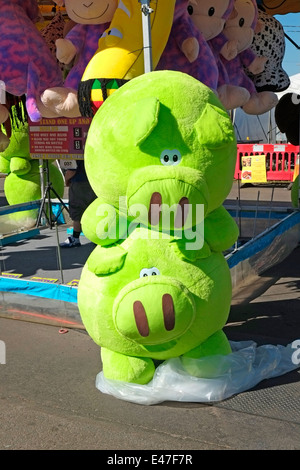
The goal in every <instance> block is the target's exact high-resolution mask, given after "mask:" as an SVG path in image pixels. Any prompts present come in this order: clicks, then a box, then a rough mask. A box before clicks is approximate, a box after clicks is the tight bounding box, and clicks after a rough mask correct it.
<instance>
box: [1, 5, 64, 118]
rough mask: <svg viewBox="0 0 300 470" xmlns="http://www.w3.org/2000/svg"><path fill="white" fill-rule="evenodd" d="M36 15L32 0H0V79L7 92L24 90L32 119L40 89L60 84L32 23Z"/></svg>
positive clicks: (39, 114)
mask: <svg viewBox="0 0 300 470" xmlns="http://www.w3.org/2000/svg"><path fill="white" fill-rule="evenodd" d="M37 18H39V9H38V5H37V1H36V0H11V1H9V2H6V1H3V0H1V2H0V35H1V42H0V80H1V81H2V82H4V83H5V87H6V91H7V92H8V93H11V94H12V95H15V96H22V95H24V94H26V107H27V112H28V115H29V117H30V119H31V120H32V121H39V120H40V119H41V117H42V112H43V104H42V103H41V101H40V95H41V94H42V92H43V91H44V90H45V89H47V88H49V87H56V86H62V85H63V78H62V73H61V70H60V68H59V66H58V64H57V62H56V60H55V58H54V57H53V56H52V54H51V52H50V50H49V48H48V46H47V44H46V42H45V40H44V38H43V37H42V36H41V34H40V32H39V31H38V29H37V28H36V26H35V24H34V22H35V21H36V20H37ZM1 114H2V113H1ZM0 119H1V121H2V122H3V117H2V118H0Z"/></svg>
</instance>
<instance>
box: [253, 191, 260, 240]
mask: <svg viewBox="0 0 300 470" xmlns="http://www.w3.org/2000/svg"><path fill="white" fill-rule="evenodd" d="M259 195H260V191H258V192H257V200H256V210H255V217H254V226H253V236H252V238H254V237H255V232H256V219H257V212H258V201H259Z"/></svg>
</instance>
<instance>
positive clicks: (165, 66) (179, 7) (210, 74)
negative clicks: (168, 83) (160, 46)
mask: <svg viewBox="0 0 300 470" xmlns="http://www.w3.org/2000/svg"><path fill="white" fill-rule="evenodd" d="M188 5H189V1H188V0H176V4H175V12H174V19H173V24H172V29H171V32H170V35H169V39H168V42H167V45H166V47H165V49H164V51H163V53H162V55H161V58H160V60H159V62H158V64H157V67H156V70H176V71H179V72H184V73H187V74H189V75H191V76H192V77H194V78H196V79H197V80H199V81H201V82H202V83H204V84H205V85H207V86H208V87H209V88H211V89H212V90H214V91H216V90H217V83H218V68H217V64H216V62H215V59H214V56H213V53H212V51H211V48H210V47H209V45H208V43H207V41H206V40H205V37H204V35H203V34H202V32H201V31H200V30H199V29H198V28H197V27H196V26H195V25H194V24H193V22H192V20H191V18H190V16H189V14H188V10H187V8H188ZM188 44H190V46H189V48H190V47H191V46H192V52H191V56H192V58H191V57H190V56H189V55H188V54H187V45H188ZM189 48H188V50H189Z"/></svg>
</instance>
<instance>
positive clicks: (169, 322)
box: [133, 294, 175, 337]
mask: <svg viewBox="0 0 300 470" xmlns="http://www.w3.org/2000/svg"><path fill="white" fill-rule="evenodd" d="M133 313H134V318H135V323H136V326H137V329H138V330H139V333H140V335H141V336H144V337H146V336H149V332H150V331H149V324H148V320H147V315H146V311H145V309H144V305H143V304H142V302H140V301H139V300H136V301H135V302H134V304H133ZM162 313H163V319H164V325H165V329H166V330H167V331H171V330H173V328H174V327H175V311H174V303H173V298H172V296H171V295H170V294H164V295H163V297H162Z"/></svg>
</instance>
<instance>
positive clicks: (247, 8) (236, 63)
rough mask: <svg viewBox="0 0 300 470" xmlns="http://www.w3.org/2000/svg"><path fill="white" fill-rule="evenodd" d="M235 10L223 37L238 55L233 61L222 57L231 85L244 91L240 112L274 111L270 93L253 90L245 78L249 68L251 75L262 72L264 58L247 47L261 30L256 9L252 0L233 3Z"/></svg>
mask: <svg viewBox="0 0 300 470" xmlns="http://www.w3.org/2000/svg"><path fill="white" fill-rule="evenodd" d="M234 7H235V9H236V11H237V16H236V17H235V18H231V19H228V20H227V21H226V23H225V27H224V30H223V34H224V35H225V36H226V37H227V39H228V40H236V41H237V48H238V54H237V56H236V57H235V58H233V59H231V60H227V59H225V58H224V57H221V59H222V61H223V64H224V65H225V68H226V71H227V74H228V77H229V82H230V84H231V85H234V86H238V87H241V88H244V89H246V90H247V91H248V92H249V99H248V101H247V102H246V103H244V104H243V106H242V107H243V110H244V111H245V113H247V114H257V115H259V114H263V113H265V112H267V111H269V110H270V109H272V108H274V107H275V106H276V104H277V102H278V98H277V96H276V95H275V93H273V92H272V91H262V92H260V93H258V92H257V91H256V88H255V85H254V83H253V81H252V80H251V79H250V78H249V77H248V76H247V75H246V73H245V69H248V70H249V72H251V73H252V74H253V75H257V74H258V73H261V72H263V70H264V67H265V63H266V61H267V58H266V57H263V56H260V57H258V56H257V55H256V54H255V53H254V52H253V50H252V49H251V48H250V46H251V44H252V40H253V36H254V32H255V31H257V30H258V27H260V23H258V21H257V20H258V9H257V4H256V1H255V0H251V1H250V2H249V1H247V0H235V4H234Z"/></svg>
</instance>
